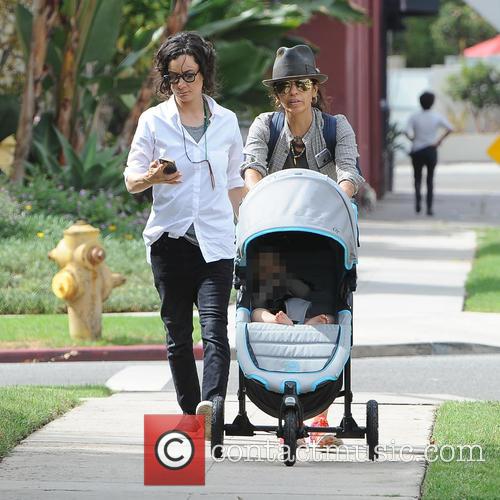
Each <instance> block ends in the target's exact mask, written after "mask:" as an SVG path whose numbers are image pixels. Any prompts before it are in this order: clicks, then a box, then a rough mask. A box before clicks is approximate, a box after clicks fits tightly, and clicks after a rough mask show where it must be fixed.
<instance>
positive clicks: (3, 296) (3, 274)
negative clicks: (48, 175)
mask: <svg viewBox="0 0 500 500" xmlns="http://www.w3.org/2000/svg"><path fill="white" fill-rule="evenodd" d="M70 225H71V221H69V220H68V219H65V218H62V217H57V216H51V215H43V214H32V215H24V216H22V217H21V218H20V219H19V221H18V222H17V223H16V225H11V226H7V225H6V223H5V221H2V220H1V215H0V239H1V241H2V244H1V245H0V290H1V293H0V315H2V314H53V313H62V312H65V311H66V305H65V303H64V301H62V300H59V299H58V298H57V297H56V296H55V295H54V294H53V292H52V288H51V284H52V278H53V276H54V274H56V272H57V271H58V270H59V267H58V266H57V264H56V263H55V262H53V261H51V260H49V259H48V258H47V254H48V252H49V251H50V250H52V249H53V248H54V247H55V246H56V245H57V243H58V242H59V240H60V239H61V238H62V236H63V230H64V229H67V228H68V227H69V226H70ZM42 233H43V237H40V236H41V235H42ZM37 234H39V235H40V236H37ZM102 243H103V246H104V248H105V250H106V261H105V262H106V265H107V266H108V267H109V268H110V269H111V271H112V272H118V273H121V274H123V275H124V276H125V277H126V278H127V282H126V283H125V284H124V285H122V286H120V287H118V288H115V289H114V290H113V291H112V292H111V295H110V297H109V298H108V300H107V301H106V302H104V312H135V311H158V310H159V309H160V299H159V297H158V293H157V291H156V289H155V287H154V283H153V276H152V273H151V267H150V265H149V264H148V263H147V262H146V250H145V246H144V242H143V241H142V239H132V240H127V239H125V238H124V237H123V236H120V235H115V234H112V235H108V236H106V237H105V238H102ZM231 297H232V299H231V300H232V302H234V301H235V291H234V290H233V293H232V295H231Z"/></svg>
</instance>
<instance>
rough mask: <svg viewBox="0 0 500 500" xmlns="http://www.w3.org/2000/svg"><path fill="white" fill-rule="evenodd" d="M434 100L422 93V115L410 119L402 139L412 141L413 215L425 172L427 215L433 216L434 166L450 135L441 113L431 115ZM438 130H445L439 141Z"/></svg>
mask: <svg viewBox="0 0 500 500" xmlns="http://www.w3.org/2000/svg"><path fill="white" fill-rule="evenodd" d="M434 99H435V96H434V94H433V93H432V92H424V93H423V94H422V95H421V96H420V105H421V106H422V111H419V112H418V113H415V114H413V115H411V116H410V119H409V121H408V125H407V127H406V132H405V135H406V137H408V139H410V141H412V146H411V152H410V157H411V161H412V164H413V174H414V178H415V211H416V212H417V213H419V212H420V211H421V208H422V203H421V202H422V196H421V193H420V186H421V184H422V170H423V168H424V166H425V167H426V168H427V198H426V205H427V215H434V212H433V210H432V202H433V195H434V193H433V191H434V169H435V168H436V164H437V148H438V147H439V146H440V145H441V143H442V142H443V140H444V139H445V137H447V136H448V135H449V134H450V133H451V132H453V127H452V126H451V125H450V122H449V121H448V120H447V119H446V118H445V117H444V116H443V115H441V114H440V113H437V112H436V111H432V110H431V108H432V105H433V104H434ZM440 129H445V131H444V133H443V134H442V135H441V137H440V138H439V139H438V138H437V137H438V133H439V130H440Z"/></svg>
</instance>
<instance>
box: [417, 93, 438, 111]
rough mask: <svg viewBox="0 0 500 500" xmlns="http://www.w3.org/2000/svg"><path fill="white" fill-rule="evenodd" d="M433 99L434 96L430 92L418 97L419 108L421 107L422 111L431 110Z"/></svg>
mask: <svg viewBox="0 0 500 500" xmlns="http://www.w3.org/2000/svg"><path fill="white" fill-rule="evenodd" d="M434 98H435V96H434V94H433V93H432V92H424V93H423V94H422V95H421V96H420V106H422V108H423V109H431V108H432V105H433V104H434Z"/></svg>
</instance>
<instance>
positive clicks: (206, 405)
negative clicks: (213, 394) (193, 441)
mask: <svg viewBox="0 0 500 500" xmlns="http://www.w3.org/2000/svg"><path fill="white" fill-rule="evenodd" d="M196 415H205V441H210V440H211V439H212V401H202V402H201V403H198V406H197V407H196Z"/></svg>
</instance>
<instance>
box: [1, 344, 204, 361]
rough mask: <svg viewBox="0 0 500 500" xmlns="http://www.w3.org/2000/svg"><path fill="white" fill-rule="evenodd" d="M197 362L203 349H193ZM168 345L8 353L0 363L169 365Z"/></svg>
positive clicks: (75, 348) (199, 346) (15, 351)
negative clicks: (146, 363) (84, 362)
mask: <svg viewBox="0 0 500 500" xmlns="http://www.w3.org/2000/svg"><path fill="white" fill-rule="evenodd" d="M193 352H194V356H195V359H198V360H199V359H203V347H202V346H201V344H200V345H195V346H194V347H193ZM166 359H167V348H166V347H165V346H164V345H131V346H119V345H118V346H106V347H62V348H58V349H10V350H8V349H4V350H0V363H44V362H60V361H165V360H166Z"/></svg>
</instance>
